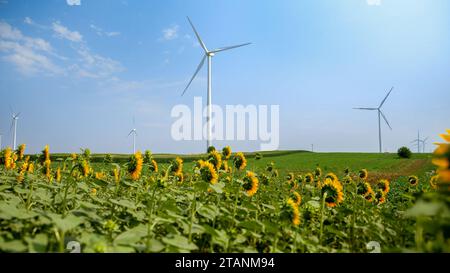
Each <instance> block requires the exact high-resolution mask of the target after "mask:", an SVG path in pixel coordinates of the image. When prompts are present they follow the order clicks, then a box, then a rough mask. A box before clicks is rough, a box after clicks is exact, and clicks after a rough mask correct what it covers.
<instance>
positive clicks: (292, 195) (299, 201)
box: [289, 191, 302, 206]
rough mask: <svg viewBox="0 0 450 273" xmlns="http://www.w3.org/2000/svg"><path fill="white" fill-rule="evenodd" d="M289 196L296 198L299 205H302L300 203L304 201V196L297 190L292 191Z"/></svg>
mask: <svg viewBox="0 0 450 273" xmlns="http://www.w3.org/2000/svg"><path fill="white" fill-rule="evenodd" d="M289 198H291V199H292V200H294V202H295V204H296V205H297V206H300V204H301V203H302V196H301V195H300V194H299V193H298V192H296V191H294V192H292V193H291V194H290V196H289Z"/></svg>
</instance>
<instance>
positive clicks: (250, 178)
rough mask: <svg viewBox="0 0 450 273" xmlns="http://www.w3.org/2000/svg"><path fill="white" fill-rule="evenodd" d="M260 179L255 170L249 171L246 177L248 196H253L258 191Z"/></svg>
mask: <svg viewBox="0 0 450 273" xmlns="http://www.w3.org/2000/svg"><path fill="white" fill-rule="evenodd" d="M258 186H259V180H258V177H256V175H255V173H254V172H250V171H247V175H246V176H245V177H244V185H243V187H244V189H245V191H246V193H247V195H248V196H253V195H255V193H256V192H257V191H258Z"/></svg>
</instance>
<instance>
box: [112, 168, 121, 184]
mask: <svg viewBox="0 0 450 273" xmlns="http://www.w3.org/2000/svg"><path fill="white" fill-rule="evenodd" d="M112 172H113V173H112V174H113V176H114V181H115V182H116V183H119V181H120V169H119V167H118V166H116V167H115V168H114V169H113V171H112Z"/></svg>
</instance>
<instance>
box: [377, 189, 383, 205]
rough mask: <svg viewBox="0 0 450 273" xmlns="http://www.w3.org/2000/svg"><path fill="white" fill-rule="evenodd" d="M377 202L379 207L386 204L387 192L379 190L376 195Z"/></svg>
mask: <svg viewBox="0 0 450 273" xmlns="http://www.w3.org/2000/svg"><path fill="white" fill-rule="evenodd" d="M375 201H376V202H377V204H378V205H381V204H383V203H385V202H386V192H384V191H383V190H382V189H378V190H377V192H376V193H375Z"/></svg>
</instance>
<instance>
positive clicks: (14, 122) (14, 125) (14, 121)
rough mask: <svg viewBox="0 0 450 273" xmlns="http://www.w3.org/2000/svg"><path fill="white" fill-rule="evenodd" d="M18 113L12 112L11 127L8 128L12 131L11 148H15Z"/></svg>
mask: <svg viewBox="0 0 450 273" xmlns="http://www.w3.org/2000/svg"><path fill="white" fill-rule="evenodd" d="M19 115H20V112H19V113H17V114H16V113H14V112H13V113H12V120H11V128H9V130H10V131H12V134H13V135H12V141H13V143H12V146H13V150H16V140H17V121H18V120H19Z"/></svg>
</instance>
